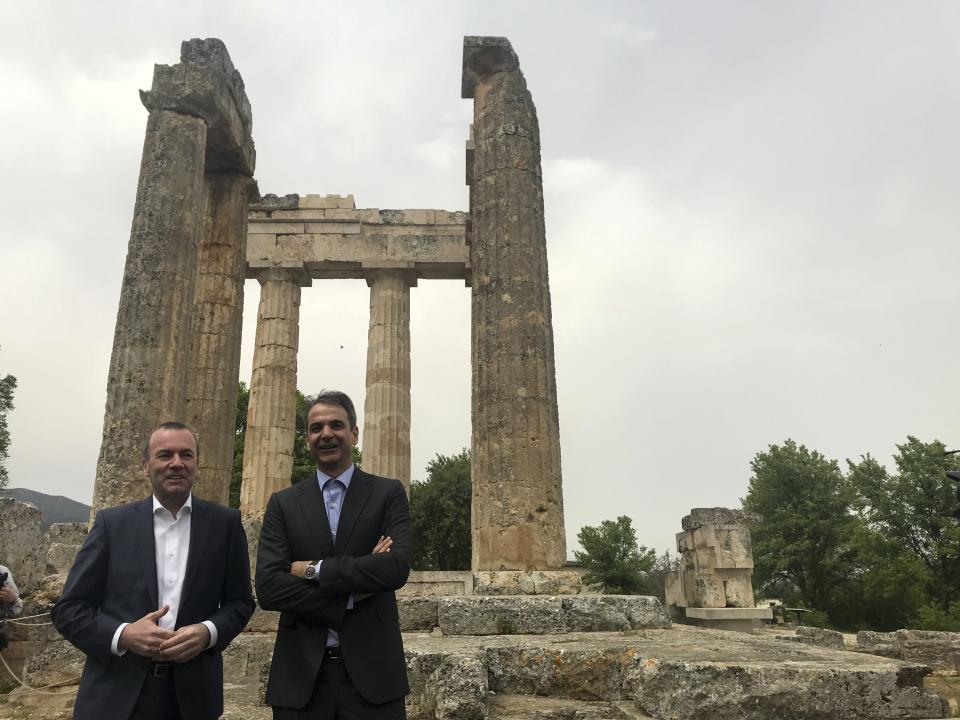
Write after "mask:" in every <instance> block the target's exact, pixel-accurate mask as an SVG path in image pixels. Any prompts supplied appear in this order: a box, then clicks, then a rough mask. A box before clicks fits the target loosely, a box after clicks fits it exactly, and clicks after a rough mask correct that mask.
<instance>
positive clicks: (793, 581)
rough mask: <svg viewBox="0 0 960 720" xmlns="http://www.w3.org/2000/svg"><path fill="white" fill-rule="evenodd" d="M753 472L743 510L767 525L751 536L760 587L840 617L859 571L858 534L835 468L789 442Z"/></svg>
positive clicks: (763, 457) (762, 455)
mask: <svg viewBox="0 0 960 720" xmlns="http://www.w3.org/2000/svg"><path fill="white" fill-rule="evenodd" d="M750 467H751V469H752V471H753V474H752V476H751V478H750V484H749V487H748V490H747V495H746V497H745V498H744V499H743V507H744V509H746V510H750V511H752V512H756V513H759V514H760V516H761V517H762V518H763V520H762V522H761V523H760V524H759V525H758V526H757V527H755V528H754V529H753V530H752V532H751V535H752V540H753V557H754V563H755V569H754V577H755V581H754V582H755V585H756V586H757V587H758V588H760V590H761V592H764V594H771V590H772V591H773V592H776V593H777V594H779V595H781V596H783V597H784V599H786V600H787V601H788V602H798V601H799V602H802V603H803V604H804V605H806V606H807V607H809V608H812V609H817V610H822V611H825V612H827V613H830V612H831V611H834V612H836V610H837V607H838V604H839V603H840V602H841V601H842V599H843V596H844V593H845V592H847V591H848V588H849V581H850V578H851V570H852V568H854V567H855V551H854V548H853V540H854V534H855V532H856V529H857V527H858V520H857V518H856V517H855V516H854V515H853V514H852V509H851V507H852V502H853V492H852V490H851V489H850V486H849V484H848V483H847V482H846V479H845V478H844V477H843V474H842V473H841V472H840V468H839V467H838V465H837V462H836V461H835V460H828V459H827V458H825V457H824V456H823V455H821V454H820V453H818V452H816V451H812V450H808V449H807V448H806V447H805V446H803V445H799V446H798V445H797V444H796V443H795V442H794V441H793V440H787V441H786V442H784V443H783V445H771V446H770V447H769V448H768V450H767V451H766V452H759V453H757V454H756V456H755V457H754V459H753V461H752V462H751V463H750ZM765 586H768V587H765ZM791 593H794V594H795V596H794V597H791Z"/></svg>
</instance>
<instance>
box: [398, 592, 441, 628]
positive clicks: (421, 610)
mask: <svg viewBox="0 0 960 720" xmlns="http://www.w3.org/2000/svg"><path fill="white" fill-rule="evenodd" d="M397 606H398V610H399V612H400V630H402V631H403V632H430V631H431V630H433V629H434V628H435V627H438V624H439V619H438V617H439V616H438V614H437V613H438V606H439V599H438V598H435V597H399V598H397Z"/></svg>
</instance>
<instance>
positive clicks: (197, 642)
mask: <svg viewBox="0 0 960 720" xmlns="http://www.w3.org/2000/svg"><path fill="white" fill-rule="evenodd" d="M169 610H170V606H169V605H164V606H163V607H162V608H160V609H159V610H154V611H153V612H149V613H147V614H146V615H144V616H143V617H142V618H140V619H139V620H137V621H136V622H132V623H130V624H129V625H127V626H126V627H125V628H124V629H123V631H122V632H121V633H120V640H119V641H118V643H117V647H119V648H120V649H121V650H129V651H130V652H132V653H134V654H136V655H142V656H143V657H147V658H150V659H151V660H163V661H168V662H176V663H182V662H186V661H187V660H192V659H193V658H195V657H196V656H197V655H199V654H200V653H201V652H203V651H204V650H206V648H207V645H209V644H210V630H209V629H208V628H207V626H206V625H204V624H203V623H197V624H195V625H185V626H184V627H182V628H178V629H176V630H168V629H167V628H162V627H160V626H159V625H158V624H157V621H158V620H159V619H160V618H162V617H163V616H164V615H166V614H167V612H168V611H169Z"/></svg>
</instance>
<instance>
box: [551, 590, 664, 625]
mask: <svg viewBox="0 0 960 720" xmlns="http://www.w3.org/2000/svg"><path fill="white" fill-rule="evenodd" d="M561 604H562V606H563V611H564V614H565V615H566V623H567V631H568V632H600V631H608V630H642V629H651V628H669V627H670V626H671V624H670V618H669V617H668V616H667V613H666V611H665V610H664V608H663V606H662V605H661V604H660V600H659V599H657V598H655V597H649V596H644V595H576V596H570V597H563V598H561Z"/></svg>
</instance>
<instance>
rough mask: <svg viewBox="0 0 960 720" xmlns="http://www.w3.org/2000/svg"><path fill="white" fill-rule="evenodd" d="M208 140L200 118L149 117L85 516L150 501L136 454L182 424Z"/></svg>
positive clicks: (158, 114) (161, 113) (173, 114)
mask: <svg viewBox="0 0 960 720" xmlns="http://www.w3.org/2000/svg"><path fill="white" fill-rule="evenodd" d="M206 140H207V124H206V123H205V122H204V121H203V120H202V119H201V118H198V117H194V116H192V115H183V114H180V113H176V112H171V111H169V110H154V111H153V112H151V113H150V117H149V118H148V119H147V133H146V138H145V139H144V144H143V159H142V161H141V164H140V182H139V185H138V187H137V200H136V204H135V206H134V211H133V228H132V229H131V231H130V244H129V246H128V248H127V260H126V265H125V266H124V271H123V284H122V286H121V288H120V308H119V310H118V311H117V325H116V329H115V331H114V336H113V353H112V355H111V357H110V373H109V376H108V378H107V404H106V411H105V413H104V418H103V439H102V442H101V445H100V457H99V459H98V460H97V477H96V482H95V484H94V488H93V507H92V509H91V512H92V514H93V513H96V511H97V510H99V509H101V508H103V507H109V506H111V505H118V504H120V503H123V502H129V501H131V500H135V499H139V498H142V497H146V496H147V495H148V494H149V493H150V485H149V483H148V482H147V480H146V479H145V478H144V476H143V473H142V471H141V467H140V448H141V446H142V444H143V442H144V440H145V439H146V436H147V433H149V431H150V430H151V429H152V428H153V427H155V426H156V425H157V423H159V422H162V421H165V420H173V419H178V418H183V417H184V410H185V408H184V400H185V394H186V388H187V369H188V367H189V364H188V361H189V358H190V353H189V352H186V351H185V348H189V347H190V334H191V330H192V321H193V318H192V311H193V303H194V287H195V284H196V265H197V230H198V226H199V224H200V222H201V220H202V218H203V170H204V155H205V153H206Z"/></svg>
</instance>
